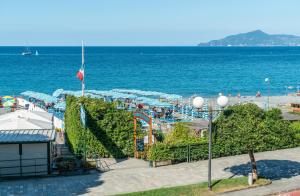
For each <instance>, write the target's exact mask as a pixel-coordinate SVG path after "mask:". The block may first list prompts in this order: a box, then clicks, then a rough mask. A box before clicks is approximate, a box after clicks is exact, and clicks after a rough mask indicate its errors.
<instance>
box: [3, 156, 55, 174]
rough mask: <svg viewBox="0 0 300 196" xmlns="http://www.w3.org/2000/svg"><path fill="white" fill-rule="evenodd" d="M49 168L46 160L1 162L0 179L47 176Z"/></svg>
mask: <svg viewBox="0 0 300 196" xmlns="http://www.w3.org/2000/svg"><path fill="white" fill-rule="evenodd" d="M49 167H50V166H49V164H48V159H47V158H35V159H15V160H1V161H0V178H3V177H10V176H11V177H12V176H39V175H47V174H48V168H49Z"/></svg>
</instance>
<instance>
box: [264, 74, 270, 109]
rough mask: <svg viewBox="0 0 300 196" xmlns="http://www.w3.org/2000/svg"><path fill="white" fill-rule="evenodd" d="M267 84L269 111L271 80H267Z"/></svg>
mask: <svg viewBox="0 0 300 196" xmlns="http://www.w3.org/2000/svg"><path fill="white" fill-rule="evenodd" d="M265 82H266V83H267V85H268V110H269V107H270V79H269V78H265Z"/></svg>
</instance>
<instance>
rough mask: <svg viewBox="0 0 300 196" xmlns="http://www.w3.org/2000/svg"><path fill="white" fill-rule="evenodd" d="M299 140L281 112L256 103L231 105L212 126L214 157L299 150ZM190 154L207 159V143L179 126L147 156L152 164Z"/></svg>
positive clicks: (178, 158) (183, 157) (193, 157)
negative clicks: (268, 109)
mask: <svg viewBox="0 0 300 196" xmlns="http://www.w3.org/2000/svg"><path fill="white" fill-rule="evenodd" d="M296 126H298V124H297V125H296V124H295V125H294V127H296ZM299 130H300V129H299ZM298 133H299V132H298ZM298 141H299V140H298ZM298 141H297V135H296V133H295V129H294V130H293V129H292V128H291V125H290V123H289V122H287V121H284V120H282V118H281V112H280V110H278V109H272V110H270V111H264V110H262V109H260V108H258V107H257V106H256V105H254V104H246V105H235V106H230V107H228V108H227V109H226V110H225V111H224V112H223V113H222V114H221V115H220V116H219V118H218V119H217V120H216V121H215V122H214V123H213V149H212V150H213V157H215V158H216V157H223V156H231V155H239V154H244V153H248V152H249V150H250V151H252V150H253V152H261V151H267V150H276V149H283V148H290V147H296V146H298V145H299V142H298ZM187 154H189V157H191V159H192V160H200V159H207V158H208V143H207V139H206V138H204V139H199V138H195V137H194V138H193V137H191V135H190V134H188V130H187V127H184V126H183V125H182V124H180V125H177V126H175V129H174V132H173V133H171V134H169V135H167V137H166V140H165V141H164V142H158V143H156V144H154V145H153V146H152V148H151V149H150V150H149V153H148V157H149V159H150V160H153V161H163V160H173V161H184V160H185V159H186V157H188V156H187Z"/></svg>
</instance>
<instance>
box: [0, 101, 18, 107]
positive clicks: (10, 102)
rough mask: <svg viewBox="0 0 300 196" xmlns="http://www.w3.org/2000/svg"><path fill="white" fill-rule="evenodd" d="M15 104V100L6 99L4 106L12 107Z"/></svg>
mask: <svg viewBox="0 0 300 196" xmlns="http://www.w3.org/2000/svg"><path fill="white" fill-rule="evenodd" d="M14 104H15V101H14V100H8V101H5V102H4V103H3V104H2V105H3V107H12V106H13V105H14Z"/></svg>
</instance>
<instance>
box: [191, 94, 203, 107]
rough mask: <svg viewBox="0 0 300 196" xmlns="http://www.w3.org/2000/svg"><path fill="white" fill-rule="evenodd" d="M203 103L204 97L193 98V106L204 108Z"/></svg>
mask: <svg viewBox="0 0 300 196" xmlns="http://www.w3.org/2000/svg"><path fill="white" fill-rule="evenodd" d="M203 104H204V99H203V98H202V97H195V98H194V99H193V106H194V107H195V108H202V106H203Z"/></svg>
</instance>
